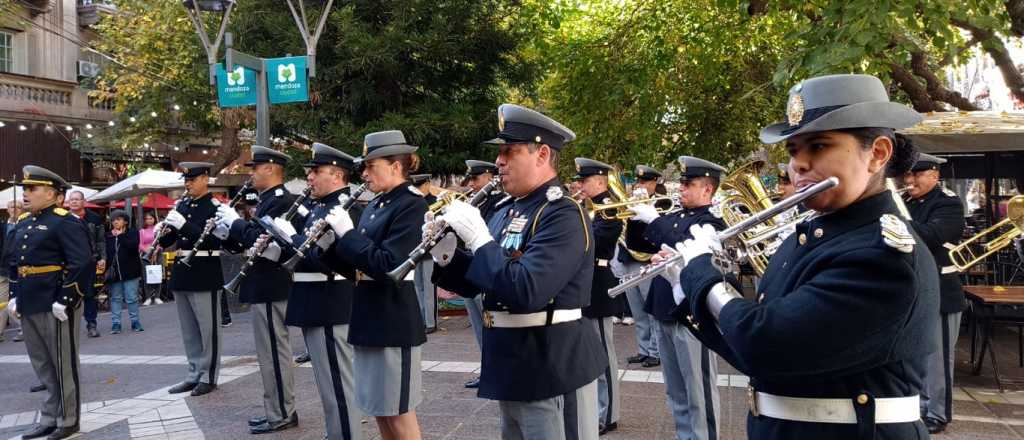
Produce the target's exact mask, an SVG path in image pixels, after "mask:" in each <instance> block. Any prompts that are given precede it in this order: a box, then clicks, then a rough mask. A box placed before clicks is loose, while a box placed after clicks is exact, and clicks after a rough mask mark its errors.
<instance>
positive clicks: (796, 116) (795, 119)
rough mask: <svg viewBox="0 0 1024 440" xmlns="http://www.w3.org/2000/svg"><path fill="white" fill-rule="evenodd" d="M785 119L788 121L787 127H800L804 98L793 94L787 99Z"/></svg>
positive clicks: (802, 117)
mask: <svg viewBox="0 0 1024 440" xmlns="http://www.w3.org/2000/svg"><path fill="white" fill-rule="evenodd" d="M786 118H787V119H789V126H790V127H795V126H797V125H800V121H802V120H803V119H804V97H803V96H800V93H795V94H793V95H792V96H790V97H789V104H788V105H787V106H786Z"/></svg>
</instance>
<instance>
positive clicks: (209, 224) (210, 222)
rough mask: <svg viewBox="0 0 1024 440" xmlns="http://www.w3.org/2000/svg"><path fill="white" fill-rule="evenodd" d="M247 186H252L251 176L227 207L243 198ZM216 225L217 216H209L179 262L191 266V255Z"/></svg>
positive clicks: (247, 189)
mask: <svg viewBox="0 0 1024 440" xmlns="http://www.w3.org/2000/svg"><path fill="white" fill-rule="evenodd" d="M249 188H252V178H251V177H250V178H249V180H246V181H245V184H244V185H242V188H241V189H239V190H238V193H237V194H235V196H234V197H232V198H231V201H229V202H228V207H229V208H234V207H235V205H237V204H238V202H241V201H242V199H243V198H245V192H246V191H249ZM218 205H219V204H218ZM216 226H217V217H216V216H213V217H210V218H208V219H206V224H205V225H203V232H202V233H200V234H199V238H197V239H196V242H195V245H193V246H192V252H191V253H189V254H188V255H185V258H182V259H181V264H184V265H186V266H189V267H191V266H192V265H191V264H189V263H190V262H191V261H192V257H193V256H195V254H198V253H199V246H202V245H203V243H206V239H207V237H209V236H210V233H212V232H213V228H215V227H216Z"/></svg>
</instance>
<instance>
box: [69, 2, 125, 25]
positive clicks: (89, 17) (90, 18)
mask: <svg viewBox="0 0 1024 440" xmlns="http://www.w3.org/2000/svg"><path fill="white" fill-rule="evenodd" d="M115 11H117V6H116V5H114V2H113V1H112V0H78V25H79V26H83V27H87V26H92V25H94V24H96V23H98V22H99V21H100V19H101V18H103V15H102V14H110V13H113V12H115Z"/></svg>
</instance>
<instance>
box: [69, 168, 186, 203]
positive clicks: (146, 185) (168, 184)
mask: <svg viewBox="0 0 1024 440" xmlns="http://www.w3.org/2000/svg"><path fill="white" fill-rule="evenodd" d="M183 188H185V181H184V180H183V179H182V178H181V173H177V172H174V171H163V170H146V171H143V172H141V173H138V174H136V175H134V176H131V177H128V178H126V179H124V180H122V181H120V182H117V183H115V184H113V185H110V186H109V187H107V189H104V190H103V191H100V192H99V193H96V194H94V195H93V196H92V197H87V198H86V200H88V201H90V202H94V203H101V202H109V201H112V200H121V199H127V198H130V197H136V196H142V195H146V194H149V193H151V192H154V191H165V190H170V189H183Z"/></svg>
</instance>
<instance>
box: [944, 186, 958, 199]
mask: <svg viewBox="0 0 1024 440" xmlns="http://www.w3.org/2000/svg"><path fill="white" fill-rule="evenodd" d="M942 193H943V194H945V195H947V196H949V197H956V196H957V195H956V193H955V192H953V191H952V190H950V189H949V188H942Z"/></svg>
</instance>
